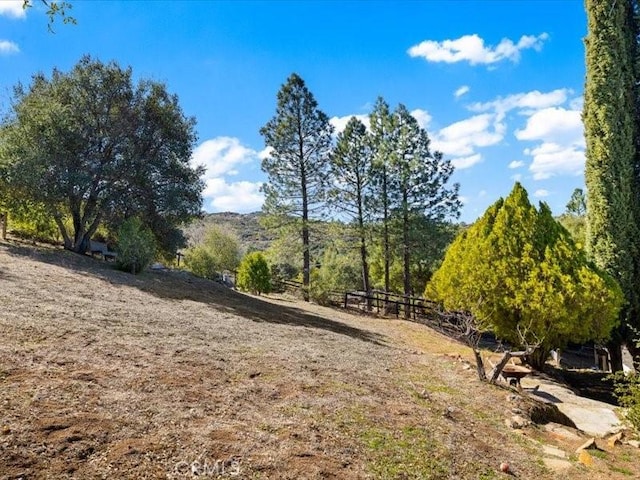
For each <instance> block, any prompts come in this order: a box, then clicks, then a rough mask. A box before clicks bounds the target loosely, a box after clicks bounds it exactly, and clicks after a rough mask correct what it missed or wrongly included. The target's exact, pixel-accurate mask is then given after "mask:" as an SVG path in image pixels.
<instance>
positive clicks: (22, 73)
mask: <svg viewBox="0 0 640 480" xmlns="http://www.w3.org/2000/svg"><path fill="white" fill-rule="evenodd" d="M71 3H72V4H73V9H72V11H71V13H72V15H73V16H74V17H75V18H76V19H77V25H63V24H61V23H60V22H56V24H55V25H54V30H55V33H54V34H52V33H49V32H48V30H47V18H46V16H45V15H44V12H43V10H42V8H40V7H39V6H36V7H34V8H32V9H30V10H29V11H28V12H26V14H25V12H23V10H22V0H0V111H6V109H7V108H8V105H9V99H10V92H11V88H12V86H13V85H15V84H16V83H18V82H23V83H27V84H28V83H29V80H30V77H31V75H32V74H34V73H36V72H44V73H45V74H49V73H50V72H51V70H52V69H53V68H54V67H58V68H59V69H61V70H64V71H66V70H69V69H71V68H72V67H73V65H74V64H75V63H76V62H77V61H78V60H79V59H80V57H81V56H82V55H83V54H90V55H92V56H93V57H95V58H98V59H100V60H103V61H110V60H115V61H117V62H118V63H119V64H120V65H122V66H131V67H132V68H133V72H134V75H135V76H136V77H138V78H152V79H154V80H158V81H162V82H164V83H165V84H166V85H167V88H168V90H169V91H170V92H172V93H175V94H177V95H178V96H179V98H180V103H181V105H182V107H183V109H184V111H185V113H186V114H188V115H191V116H194V117H196V119H197V122H198V123H197V131H198V136H199V141H198V146H197V148H196V149H195V151H194V156H193V158H192V162H194V164H195V163H197V164H204V165H206V166H207V173H206V175H205V176H206V178H205V180H206V183H207V187H206V190H205V192H204V195H205V199H204V207H205V210H207V211H209V212H214V211H237V212H250V211H255V210H259V209H260V207H261V204H262V197H261V194H260V192H259V186H260V184H261V182H263V181H265V179H266V177H265V175H264V174H263V173H262V172H261V170H260V156H261V155H263V150H264V143H263V140H262V138H261V136H260V134H259V129H260V128H261V127H262V126H263V125H264V124H265V123H266V122H267V121H268V120H269V119H270V118H271V117H272V116H273V115H274V113H275V103H276V93H277V91H278V90H279V88H280V86H281V85H282V83H283V82H284V81H285V80H286V78H287V77H288V76H289V75H290V74H291V73H292V72H296V73H298V74H299V75H300V76H301V77H302V78H303V79H304V80H305V82H306V83H307V86H308V87H309V89H310V90H311V91H312V92H313V94H314V95H315V97H316V100H317V101H318V103H319V106H320V108H321V109H322V110H323V111H324V112H325V113H326V114H327V115H328V116H329V117H331V118H332V122H333V123H334V125H336V127H337V128H340V126H343V125H344V124H345V123H346V121H347V120H348V118H349V117H350V116H351V115H362V116H366V115H367V114H368V113H369V111H370V108H371V105H372V104H373V103H374V101H375V100H376V98H377V97H378V96H380V95H381V96H383V97H384V98H385V99H386V100H387V102H388V103H389V104H390V105H391V106H392V107H395V106H396V105H397V104H398V103H403V104H404V105H406V106H407V108H408V109H409V110H410V111H412V112H413V113H414V115H415V116H416V118H417V119H418V120H419V121H420V122H421V124H422V125H423V126H424V127H425V128H426V129H427V131H428V133H429V135H430V137H431V139H432V147H433V148H434V149H437V150H440V151H442V152H443V153H444V154H445V156H446V157H447V158H450V159H452V161H453V162H454V164H455V165H456V167H457V168H456V173H455V175H454V180H455V181H457V182H459V183H460V186H461V188H460V193H461V196H462V197H463V201H464V208H463V212H462V217H461V219H462V220H464V221H466V222H472V221H474V220H475V219H476V218H477V217H478V216H479V215H481V214H482V213H483V212H484V210H485V209H486V207H487V206H489V205H490V204H491V203H493V202H494V201H495V200H496V199H497V198H499V197H500V196H505V195H507V194H508V193H509V191H510V190H511V188H512V186H513V183H514V181H516V180H519V181H520V182H521V183H522V184H523V185H524V186H525V188H527V190H528V191H529V194H530V197H531V199H532V200H536V201H537V200H544V201H546V202H547V203H549V205H550V206H551V208H552V210H553V211H554V213H555V214H560V213H562V212H563V211H564V208H565V205H566V203H567V201H568V200H569V197H570V195H571V192H572V191H573V189H574V188H578V187H580V188H582V187H583V183H584V179H583V168H584V139H583V133H582V123H581V117H580V113H581V108H582V92H583V87H584V46H583V38H584V36H585V35H586V15H585V12H584V6H583V5H584V4H583V2H582V1H581V0H564V1H562V0H555V1H551V0H549V1H546V0H532V1H526V0H499V1H472V0H465V1H437V0H432V1H424V2H418V1H409V2H383V1H367V2H365V1H353V2H342V1H329V0H327V1H321V2H295V1H291V0H290V1H278V2H267V1H254V2H240V1H232V2H222V1H218V2H212V1H196V0H174V1H151V0H148V1H134V0H129V1H116V0H110V1H99V0H91V1H87V0H84V1H82V0H71ZM363 118H364V117H363Z"/></svg>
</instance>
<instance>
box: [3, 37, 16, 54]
mask: <svg viewBox="0 0 640 480" xmlns="http://www.w3.org/2000/svg"><path fill="white" fill-rule="evenodd" d="M19 51H20V48H19V47H18V45H17V44H15V43H13V42H10V41H9V40H0V55H11V54H12V53H18V52H19Z"/></svg>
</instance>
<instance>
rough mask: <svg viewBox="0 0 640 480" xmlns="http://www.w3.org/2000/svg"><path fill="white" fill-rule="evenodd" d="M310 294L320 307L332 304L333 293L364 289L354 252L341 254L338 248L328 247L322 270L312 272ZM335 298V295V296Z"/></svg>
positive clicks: (324, 255)
mask: <svg viewBox="0 0 640 480" xmlns="http://www.w3.org/2000/svg"><path fill="white" fill-rule="evenodd" d="M310 284H311V285H310V287H309V294H310V296H311V299H312V300H313V301H314V302H317V303H319V304H320V305H328V304H329V303H331V296H332V293H334V294H335V293H337V294H340V298H342V295H343V294H344V292H347V291H350V290H357V289H359V288H362V275H361V272H360V262H359V259H358V257H357V256H355V255H354V253H353V251H348V250H347V251H344V252H340V251H338V249H337V248H334V247H328V248H327V249H326V250H325V251H324V254H323V255H322V264H321V266H320V268H316V269H313V270H312V271H311V282H310ZM334 297H335V295H334Z"/></svg>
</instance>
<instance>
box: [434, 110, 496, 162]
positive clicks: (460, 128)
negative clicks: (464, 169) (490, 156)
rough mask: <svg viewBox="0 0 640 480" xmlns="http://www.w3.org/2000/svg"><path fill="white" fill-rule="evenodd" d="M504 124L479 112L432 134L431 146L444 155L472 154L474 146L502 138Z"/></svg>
mask: <svg viewBox="0 0 640 480" xmlns="http://www.w3.org/2000/svg"><path fill="white" fill-rule="evenodd" d="M505 128H506V127H505V125H504V124H503V123H500V122H498V121H496V118H495V115H492V114H488V113H485V114H481V115H475V116H473V117H471V118H467V119H465V120H461V121H459V122H455V123H452V124H451V125H449V126H447V127H445V128H443V129H442V130H440V131H439V132H437V133H436V134H435V135H434V136H433V146H434V148H435V149H436V150H440V151H441V152H442V153H444V154H446V155H456V156H470V155H474V153H475V147H489V146H491V145H495V144H497V143H499V142H500V141H501V140H502V139H503V138H504V133H505Z"/></svg>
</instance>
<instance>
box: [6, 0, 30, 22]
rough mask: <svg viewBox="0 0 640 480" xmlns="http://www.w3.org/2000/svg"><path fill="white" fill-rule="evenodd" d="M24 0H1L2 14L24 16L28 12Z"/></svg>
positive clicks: (13, 16)
mask: <svg viewBox="0 0 640 480" xmlns="http://www.w3.org/2000/svg"><path fill="white" fill-rule="evenodd" d="M23 4H24V1H23V0H0V16H2V15H6V16H7V17H9V18H24V17H26V16H27V12H26V10H25V9H24V8H22V7H23Z"/></svg>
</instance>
